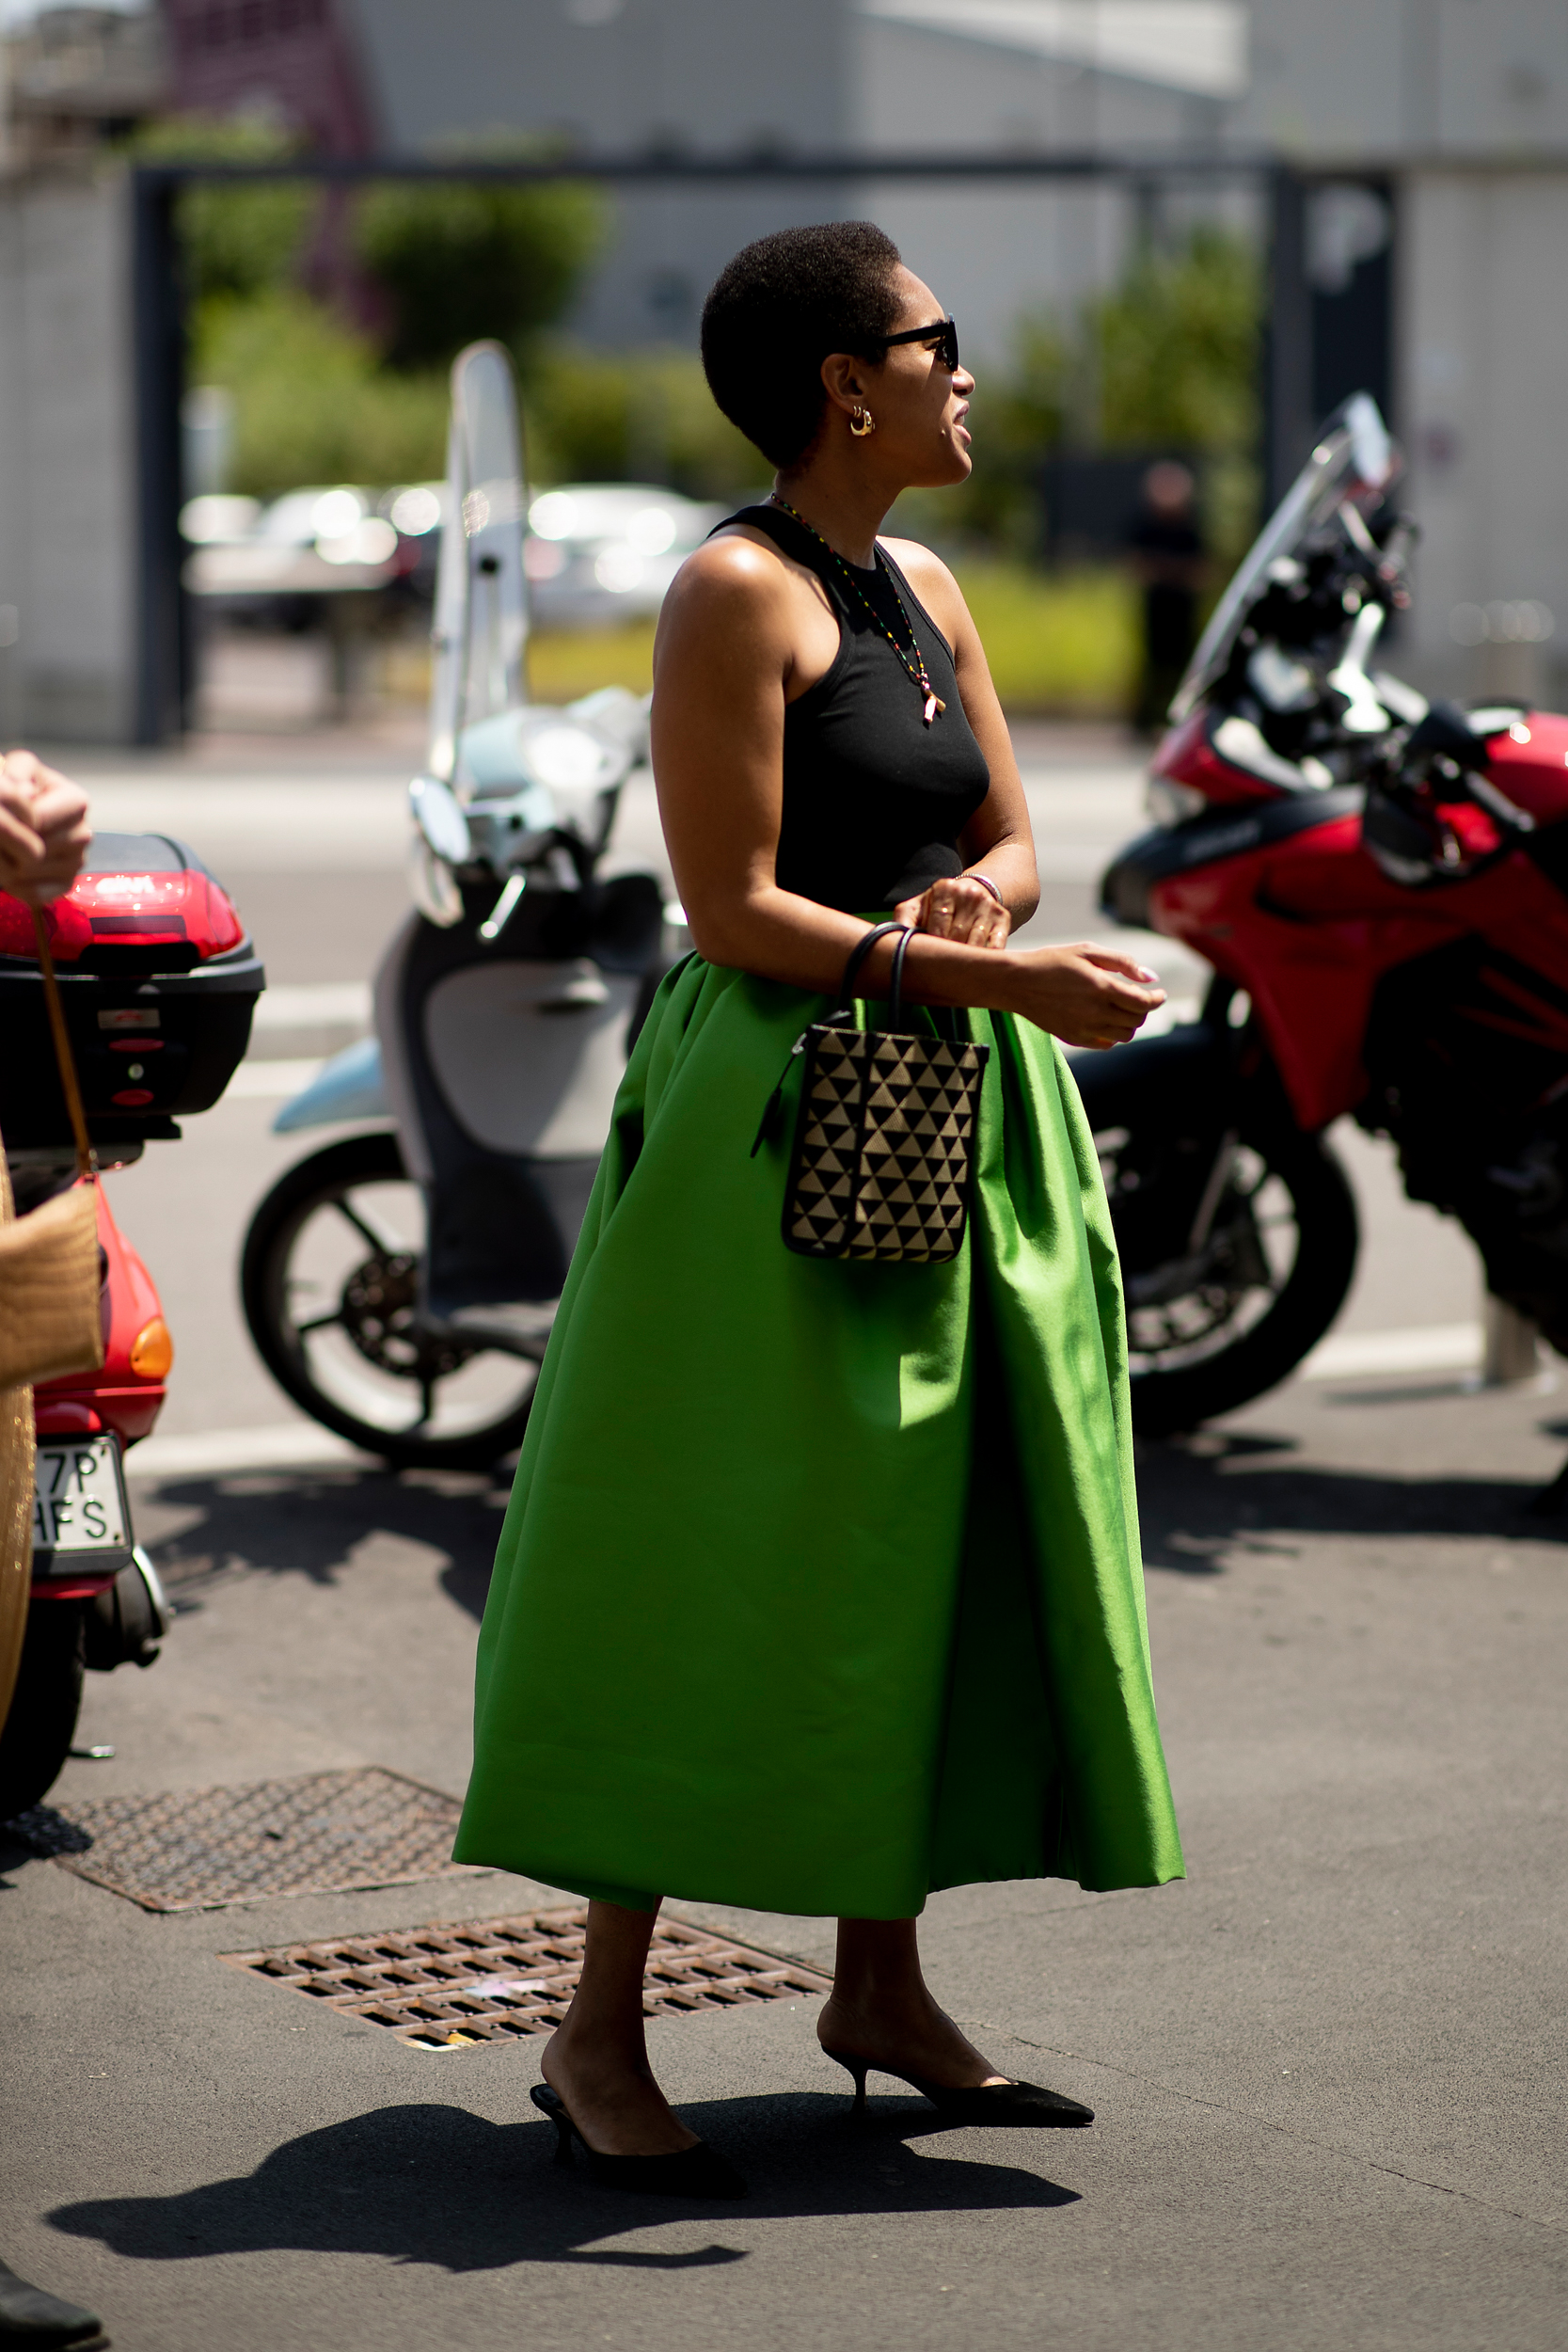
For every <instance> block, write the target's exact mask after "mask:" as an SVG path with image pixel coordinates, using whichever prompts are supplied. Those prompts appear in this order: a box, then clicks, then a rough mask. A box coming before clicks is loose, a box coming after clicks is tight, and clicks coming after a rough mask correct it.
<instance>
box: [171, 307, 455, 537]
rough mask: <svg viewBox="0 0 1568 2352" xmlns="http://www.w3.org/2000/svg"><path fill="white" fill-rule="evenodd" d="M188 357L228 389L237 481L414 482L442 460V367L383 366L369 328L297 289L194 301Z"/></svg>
mask: <svg viewBox="0 0 1568 2352" xmlns="http://www.w3.org/2000/svg"><path fill="white" fill-rule="evenodd" d="M192 360H193V368H192V373H193V378H194V380H195V381H196V382H198V383H200V384H221V385H225V386H227V388H228V389H230V391H231V392H232V393H233V395H234V407H235V418H234V427H235V430H234V451H233V456H232V459H231V461H230V487H231V488H233V489H235V490H243V491H247V492H248V493H250V495H251V496H252V497H255V498H271V497H275V496H276V495H277V493H278V492H280V491H283V490H292V489H295V488H298V487H299V486H300V485H303V484H307V483H317V482H321V483H332V482H363V483H371V484H380V483H391V482H410V481H414V482H418V481H424V480H428V479H430V478H431V477H432V476H434V475H436V474H439V473H440V472H441V471H442V470H443V469H444V467H445V465H446V436H447V380H446V375H445V373H444V372H443V371H441V370H439V369H432V370H426V371H424V372H422V373H397V372H396V371H394V370H392V369H390V368H386V367H383V366H382V365H381V364H380V358H379V355H378V353H377V351H376V348H375V345H374V344H373V343H372V342H371V340H370V339H369V338H368V337H367V336H364V335H357V334H355V333H354V332H353V331H352V330H351V329H349V328H347V327H344V326H341V325H340V324H339V322H338V321H337V320H336V319H335V318H333V316H332V315H331V313H330V312H329V311H327V310H324V309H323V308H322V306H321V305H320V304H319V303H316V302H312V301H310V300H309V298H308V297H307V296H306V295H305V294H300V293H299V292H298V291H297V290H294V289H292V288H288V287H281V288H277V289H275V290H273V291H272V292H270V293H266V294H254V295H251V296H250V297H248V298H245V299H242V298H240V297H238V296H229V297H219V298H215V299H214V300H213V301H210V302H208V303H206V304H204V305H203V306H202V310H201V312H200V314H199V318H198V326H197V333H196V338H195V349H194V351H193V354H192Z"/></svg>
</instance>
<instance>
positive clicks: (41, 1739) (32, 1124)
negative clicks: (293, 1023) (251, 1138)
mask: <svg viewBox="0 0 1568 2352" xmlns="http://www.w3.org/2000/svg"><path fill="white" fill-rule="evenodd" d="M44 920H45V924H46V927H47V929H48V931H49V934H50V946H51V952H52V955H53V958H54V961H55V973H56V977H57V978H58V981H59V989H60V997H61V1002H62V1006H63V1009H64V1012H65V1019H66V1026H67V1029H68V1032H69V1034H70V1038H71V1051H72V1056H73V1058H74V1060H75V1065H76V1073H77V1079H78V1083H79V1085H80V1088H81V1092H82V1097H83V1103H84V1106H85V1109H86V1112H87V1134H88V1138H89V1141H90V1142H91V1144H92V1146H93V1151H94V1156H95V1158H96V1160H97V1163H98V1167H99V1169H100V1171H101V1174H102V1173H108V1172H110V1171H112V1170H114V1169H115V1168H125V1167H128V1166H130V1165H131V1164H132V1163H133V1162H134V1161H135V1160H137V1159H139V1158H140V1157H141V1155H142V1153H143V1152H144V1151H145V1149H146V1147H147V1145H148V1143H149V1142H150V1141H173V1140H176V1139H177V1138H178V1137H179V1135H180V1128H179V1125H178V1123H177V1115H184V1114H186V1113H190V1112H196V1111H201V1110H206V1109H209V1108H210V1107H211V1105H212V1104H214V1103H215V1102H216V1101H217V1099H218V1097H219V1095H220V1094H221V1093H222V1091H223V1089H224V1088H225V1086H227V1084H228V1082H229V1079H230V1076H231V1075H232V1073H233V1072H234V1070H235V1068H236V1067H237V1066H238V1064H239V1062H240V1061H241V1059H242V1058H243V1057H244V1054H245V1045H246V1042H247V1041H248V1038H249V1034H250V1022H251V1014H252V1011H253V1010H254V1008H255V1003H256V999H257V997H258V995H259V994H260V993H261V989H262V987H263V986H264V984H265V983H264V975H263V972H262V969H261V963H260V961H258V959H257V956H256V953H255V950H254V948H253V947H252V946H251V944H250V941H249V940H248V938H247V937H246V936H245V930H244V927H243V926H242V924H241V922H240V920H239V917H238V915H237V914H235V912H234V909H233V907H232V905H231V903H230V900H229V898H228V897H227V895H226V894H225V892H224V891H223V890H222V889H221V888H220V886H219V885H218V883H217V882H215V881H214V878H213V876H212V875H211V874H209V873H208V871H207V869H206V867H205V866H203V865H202V864H201V862H200V860H199V859H198V857H197V856H196V854H195V852H194V851H193V850H189V849H187V848H186V847H185V846H184V844H183V843H182V842H178V841H172V840H168V839H166V838H165V837H164V836H163V835H162V834H116V833H101V834H97V835H96V836H95V837H94V839H93V842H92V845H91V847H90V849H89V850H88V852H87V860H86V863H85V865H84V867H83V870H82V872H81V873H80V874H79V875H78V876H77V879H76V881H75V882H73V883H72V885H71V889H70V891H69V892H67V894H66V895H65V896H64V897H63V898H59V899H57V900H56V901H55V904H54V905H53V906H52V907H50V908H49V909H48V910H47V911H46V913H45V917H44ZM0 1117H3V1119H4V1125H5V1138H6V1154H7V1161H8V1167H9V1169H10V1176H11V1185H12V1189H13V1191H14V1193H15V1195H16V1205H17V1209H18V1212H19V1214H25V1213H26V1212H27V1211H28V1210H30V1209H33V1208H37V1207H38V1206H40V1204H41V1203H42V1202H43V1201H44V1200H48V1199H49V1198H50V1197H51V1195H52V1194H54V1193H55V1192H58V1191H60V1190H62V1189H63V1188H64V1187H65V1186H66V1185H68V1184H71V1182H72V1181H73V1179H74V1174H75V1166H76V1162H75V1153H74V1146H73V1144H72V1141H71V1130H70V1124H69V1120H68V1114H67V1111H66V1106H65V1102H64V1098H63V1096H62V1093H61V1089H60V1083H59V1076H58V1072H57V1070H56V1067H55V1058H54V1053H53V1049H52V1047H51V1044H50V1041H49V1035H48V1029H47V1026H46V1022H45V1012H44V1005H43V990H42V977H41V974H40V969H39V965H38V961H37V960H36V951H35V947H34V939H33V930H32V918H31V914H30V913H29V911H28V910H27V909H26V908H24V907H23V906H22V905H20V904H19V902H18V901H17V900H15V899H13V898H6V897H4V896H0ZM95 1190H96V1195H97V1216H98V1240H99V1248H100V1253H101V1258H100V1263H101V1266H102V1270H103V1271H102V1287H101V1297H102V1311H103V1339H104V1346H103V1364H102V1365H101V1366H100V1368H99V1369H98V1370H97V1371H96V1372H82V1373H71V1374H67V1375H63V1376H61V1377H60V1378H58V1379H54V1380H47V1381H42V1382H40V1384H39V1386H38V1387H37V1388H36V1390H35V1391H34V1398H33V1408H34V1417H35V1422H36V1425H37V1432H38V1461H37V1475H36V1486H35V1502H34V1513H33V1564H32V1590H31V1597H30V1602H29V1607H28V1613H27V1629H26V1636H25V1640H24V1646H23V1652H22V1661H21V1665H20V1668H19V1671H18V1674H17V1680H16V1687H15V1691H14V1692H13V1694H12V1697H11V1703H10V1707H9V1709H8V1713H7V1716H6V1719H5V1724H4V1727H3V1729H0V1820H11V1819H13V1818H14V1817H15V1816H16V1815H17V1814H19V1813H21V1812H24V1811H25V1810H26V1808H27V1807H28V1806H29V1805H34V1804H38V1803H39V1802H40V1799H41V1798H42V1797H43V1796H44V1795H45V1794H46V1792H47V1791H48V1789H49V1788H51V1787H52V1786H53V1784H54V1782H55V1779H56V1777H57V1776H58V1773H59V1772H60V1769H61V1767H62V1766H63V1764H64V1762H65V1759H66V1756H67V1755H68V1754H69V1752H70V1749H71V1740H72V1737H73V1736H74V1733H75V1729H76V1719H77V1713H78V1710H79V1708H80V1706H81V1700H82V1688H83V1674H84V1670H85V1669H87V1668H91V1669H93V1670H94V1671H96V1672H100V1673H108V1672H111V1671H112V1670H113V1669H114V1668H115V1667H117V1666H122V1665H137V1666H150V1664H151V1663H152V1662H153V1661H154V1660H155V1659H156V1658H157V1656H158V1654H159V1645H160V1643H161V1641H162V1639H163V1637H164V1635H165V1634H166V1632H167V1630H168V1628H169V1623H170V1613H169V1608H168V1604H167V1601H166V1598H165V1596H164V1593H163V1589H162V1587H161V1585H160V1583H159V1581H158V1574H157V1570H156V1569H155V1568H154V1566H153V1565H152V1563H151V1561H150V1559H149V1558H148V1555H147V1553H146V1552H145V1551H144V1550H143V1549H142V1548H141V1546H140V1545H139V1544H138V1543H137V1542H136V1539H135V1527H134V1525H133V1522H132V1516H131V1506H130V1502H129V1499H128V1496H127V1494H126V1487H125V1473H124V1456H125V1454H126V1452H127V1450H128V1449H129V1448H130V1447H131V1446H133V1445H135V1444H136V1443H137V1441H138V1440H139V1439H140V1438H145V1437H147V1436H148V1435H149V1434H150V1431H151V1429H152V1427H153V1424H154V1423H155V1422H156V1421H157V1418H158V1414H159V1411H160V1409H161V1407H162V1406H163V1403H164V1398H165V1394H166V1381H167V1376H168V1372H169V1367H170V1365H171V1363H172V1362H173V1358H174V1348H173V1343H172V1341H171V1339H170V1337H169V1332H168V1327H167V1325H166V1323H165V1321H164V1316H163V1310H162V1307H161V1305H160V1302H159V1298H158V1293H157V1290H156V1288H155V1287H154V1285H153V1282H152V1279H151V1277H150V1274H149V1273H148V1270H147V1268H146V1266H145V1265H144V1264H143V1263H142V1261H141V1259H140V1258H139V1257H138V1255H137V1254H136V1251H135V1249H134V1248H132V1246H131V1244H130V1243H129V1242H128V1241H127V1240H126V1238H125V1236H124V1235H123V1234H122V1233H121V1232H120V1231H119V1226H118V1225H117V1223H116V1221H115V1218H114V1215H113V1212H112V1210H111V1208H110V1205H109V1200H108V1191H107V1187H106V1185H105V1184H103V1182H100V1183H99V1184H97V1185H96V1187H95Z"/></svg>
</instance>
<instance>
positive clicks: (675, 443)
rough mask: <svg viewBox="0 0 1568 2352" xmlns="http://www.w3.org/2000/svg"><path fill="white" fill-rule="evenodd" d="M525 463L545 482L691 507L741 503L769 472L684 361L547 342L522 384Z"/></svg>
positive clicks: (656, 353)
mask: <svg viewBox="0 0 1568 2352" xmlns="http://www.w3.org/2000/svg"><path fill="white" fill-rule="evenodd" d="M523 405H524V410H525V413H526V415H527V419H528V431H529V463H530V466H531V469H532V471H533V473H534V474H535V476H536V477H537V478H538V479H539V480H540V481H544V482H624V481H641V482H662V483H668V484H669V485H670V486H671V488H672V489H676V490H684V491H685V492H686V493H687V495H688V496H689V497H690V498H705V499H728V498H736V499H738V498H739V497H741V496H742V495H743V494H744V493H745V492H746V491H748V490H750V489H754V488H755V487H756V486H757V485H758V484H759V483H762V482H765V481H766V480H767V479H768V465H767V462H766V460H765V459H763V458H761V457H759V456H758V454H757V453H756V451H755V450H754V449H753V448H752V444H751V442H750V441H748V440H747V439H746V437H745V436H744V435H743V434H740V433H737V432H736V429H735V427H734V425H733V424H731V423H730V422H729V421H728V419H727V418H725V417H723V416H721V414H720V412H719V410H718V409H717V408H716V407H715V405H714V402H713V395H712V393H711V392H710V391H709V390H708V388H707V380H706V378H705V376H704V374H703V370H702V362H701V361H700V360H699V359H697V358H694V357H692V356H691V355H689V353H686V352H683V351H674V350H670V349H665V348H655V349H652V350H645V351H635V352H618V353H610V352H596V351H588V350H585V349H583V348H582V346H581V345H579V344H573V343H567V342H552V343H550V344H548V345H546V346H544V347H543V348H541V349H540V350H539V351H538V352H537V353H536V354H535V356H534V358H533V360H532V363H531V366H530V368H529V371H528V373H527V375H526V377H525V379H524V388H523Z"/></svg>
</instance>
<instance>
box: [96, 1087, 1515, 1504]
mask: <svg viewBox="0 0 1568 2352" xmlns="http://www.w3.org/2000/svg"><path fill="white" fill-rule="evenodd" d="M281 1066H282V1065H281V1064H279V1063H273V1064H272V1065H271V1067H272V1068H274V1069H277V1068H280V1067H281ZM1482 1346H1483V1343H1482V1335H1481V1325H1480V1324H1479V1323H1433V1324H1427V1325H1425V1326H1423V1327H1420V1328H1419V1329H1417V1330H1414V1331H1346V1332H1344V1333H1342V1334H1341V1335H1339V1336H1338V1337H1331V1338H1329V1339H1326V1340H1320V1341H1319V1343H1318V1344H1317V1346H1316V1347H1315V1348H1314V1349H1313V1350H1312V1353H1311V1354H1310V1356H1308V1357H1307V1359H1306V1361H1305V1362H1304V1363H1303V1364H1302V1365H1301V1366H1300V1368H1299V1369H1300V1375H1301V1377H1302V1378H1303V1379H1304V1380H1364V1379H1370V1378H1373V1377H1375V1376H1377V1375H1380V1374H1386V1373H1402V1372H1468V1371H1473V1370H1476V1369H1478V1368H1479V1366H1480V1364H1481V1356H1482ZM373 1459H374V1457H373V1455H371V1454H362V1453H361V1452H360V1451H359V1450H358V1448H357V1447H356V1446H352V1445H350V1444H348V1443H347V1441H346V1440H345V1439H344V1438H337V1437H334V1436H333V1434H332V1432H331V1431H330V1430H329V1429H321V1428H318V1427H317V1426H316V1424H315V1422H273V1423H271V1424H269V1425H268V1426H267V1427H265V1428H261V1429H204V1430H198V1431H193V1432H192V1433H191V1435H190V1436H188V1437H169V1438H144V1439H143V1441H142V1443H141V1444H140V1445H138V1446H134V1447H133V1448H132V1450H131V1452H130V1454H128V1455H127V1457H126V1463H125V1468H126V1473H127V1475H128V1476H130V1477H132V1478H199V1477H220V1476H224V1475H227V1474H229V1473H231V1472H235V1471H242V1470H312V1469H318V1468H321V1467H322V1466H324V1465H326V1464H331V1463H339V1464H345V1465H349V1466H356V1467H359V1468H363V1467H365V1466H366V1465H367V1464H368V1463H370V1462H371V1461H372V1460H373Z"/></svg>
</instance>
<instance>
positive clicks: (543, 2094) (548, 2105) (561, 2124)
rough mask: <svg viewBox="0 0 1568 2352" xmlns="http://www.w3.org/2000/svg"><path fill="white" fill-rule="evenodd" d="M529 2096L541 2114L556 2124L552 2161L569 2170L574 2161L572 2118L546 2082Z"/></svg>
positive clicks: (536, 2086)
mask: <svg viewBox="0 0 1568 2352" xmlns="http://www.w3.org/2000/svg"><path fill="white" fill-rule="evenodd" d="M529 2097H530V2098H531V2100H532V2101H533V2104H534V2106H536V2107H537V2108H538V2109H539V2112H540V2114H541V2115H547V2116H548V2117H549V2119H550V2122H552V2123H553V2124H554V2125H555V2155H554V2157H553V2159H552V2161H553V2162H554V2163H556V2164H563V2165H565V2166H566V2167H567V2169H568V2170H569V2169H571V2162H572V2119H571V2117H570V2116H569V2115H568V2114H567V2112H566V2109H565V2107H564V2106H562V2102H561V2101H560V2099H558V2098H557V2096H556V2094H555V2092H554V2091H553V2090H550V2089H549V2088H548V2086H547V2085H546V2084H536V2085H535V2086H534V2088H533V2089H532V2090H531V2091H530V2092H529Z"/></svg>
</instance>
